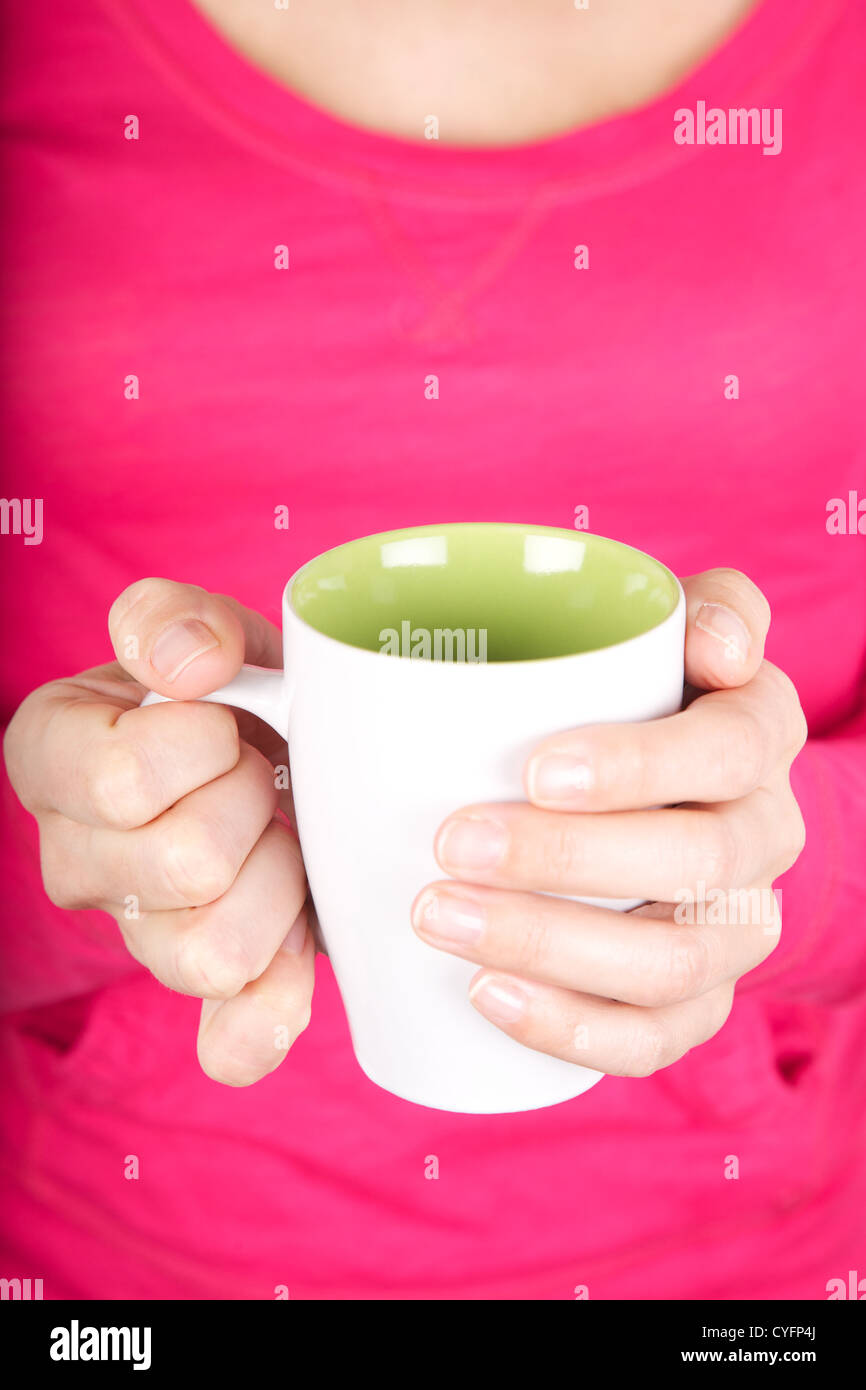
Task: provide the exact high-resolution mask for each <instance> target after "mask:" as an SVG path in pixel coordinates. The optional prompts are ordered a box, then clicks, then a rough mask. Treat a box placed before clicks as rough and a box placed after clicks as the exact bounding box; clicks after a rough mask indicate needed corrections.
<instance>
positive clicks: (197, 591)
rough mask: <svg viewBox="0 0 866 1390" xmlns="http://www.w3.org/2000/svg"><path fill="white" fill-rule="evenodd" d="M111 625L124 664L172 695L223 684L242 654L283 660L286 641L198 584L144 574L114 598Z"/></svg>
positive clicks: (275, 662) (270, 662)
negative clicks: (145, 576)
mask: <svg viewBox="0 0 866 1390" xmlns="http://www.w3.org/2000/svg"><path fill="white" fill-rule="evenodd" d="M108 630H109V633H110V635H111V641H112V644H113V646H114V650H115V654H116V656H117V659H118V661H119V662H120V664H121V666H122V667H123V668H124V670H126V671H128V672H129V674H130V675H131V676H132V677H133V678H134V679H135V680H137V681H140V682H141V684H142V685H144V686H147V688H148V689H149V690H155V691H156V693H157V694H158V695H169V696H171V698H172V699H174V700H194V699H196V698H197V697H198V696H199V695H208V694H210V692H211V691H212V690H218V689H219V688H220V686H222V685H225V684H226V683H227V682H228V681H230V680H231V679H232V677H233V676H235V675H237V673H238V671H239V670H240V668H241V666H242V664H243V663H244V661H249V662H251V663H252V664H253V665H254V666H272V667H279V666H281V665H282V642H281V638H280V633H279V630H278V629H277V628H276V627H274V625H273V623H270V622H268V620H267V618H264V617H262V615H261V613H256V612H255V611H254V610H253V609H250V608H244V607H243V605H242V604H240V603H238V602H237V600H236V599H233V598H226V597H224V596H223V595H220V594H209V593H208V592H207V590H206V589H201V588H199V586H198V585H197V584H176V583H175V582H174V581H173V580H171V579H140V580H139V581H138V582H137V583H136V584H131V585H130V586H129V588H128V589H124V591H123V593H122V594H120V596H119V597H118V598H117V599H115V601H114V603H113V604H112V605H111V610H110V612H109V614H108Z"/></svg>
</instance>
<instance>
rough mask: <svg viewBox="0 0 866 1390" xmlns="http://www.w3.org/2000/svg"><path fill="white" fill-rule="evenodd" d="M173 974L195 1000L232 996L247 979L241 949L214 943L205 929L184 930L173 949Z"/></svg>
mask: <svg viewBox="0 0 866 1390" xmlns="http://www.w3.org/2000/svg"><path fill="white" fill-rule="evenodd" d="M173 966H174V971H173V973H174V976H175V978H176V979H177V980H178V981H179V982H180V984H181V988H182V990H183V992H184V993H185V994H192V995H194V996H195V998H196V999H233V998H234V997H235V995H237V994H240V992H241V990H242V989H243V988H244V985H246V984H247V983H248V982H249V966H248V961H247V959H246V957H245V955H244V954H243V952H242V951H232V950H231V949H229V948H227V947H226V946H225V944H224V943H223V942H221V943H220V945H219V946H216V945H215V944H214V942H213V941H212V940H211V939H210V938H209V937H208V936H207V934H206V932H205V931H204V930H202V931H189V932H185V933H183V934H182V935H181V936H180V938H179V939H178V941H177V943H176V945H175V948H174V961H173Z"/></svg>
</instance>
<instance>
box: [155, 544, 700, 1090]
mask: <svg viewBox="0 0 866 1390" xmlns="http://www.w3.org/2000/svg"><path fill="white" fill-rule="evenodd" d="M684 636H685V599H684V595H683V591H682V588H681V587H680V584H679V582H678V581H677V579H676V578H675V576H674V575H673V574H672V573H671V572H670V571H669V570H668V569H666V568H665V567H664V566H663V565H661V564H660V563H659V562H658V561H656V560H652V559H650V558H649V557H648V556H646V555H643V554H642V553H641V552H640V551H637V550H634V549H632V548H631V547H630V546H626V545H622V544H621V543H619V542H617V541H613V540H608V539H606V538H603V537H599V536H592V535H589V534H587V533H585V532H579V531H565V530H557V529H554V528H552V527H543V526H528V525H527V526H524V525H514V524H508V523H489V524H488V523H449V524H444V525H439V526H420V527H413V528H412V529H410V530H405V531H392V532H385V533H383V534H380V535H376V536H366V537H363V538H362V539H360V540H356V541H350V542H349V543H348V544H346V545H341V546H338V547H337V548H336V549H334V550H329V551H326V552H325V553H324V554H323V555H320V556H318V557H317V558H316V559H314V560H311V561H310V562H309V563H308V564H306V565H304V566H303V567H302V568H301V569H300V570H298V571H297V573H296V574H295V575H294V576H293V577H292V578H291V579H290V580H289V582H288V584H287V585H286V588H285V591H284V594H283V652H284V669H283V670H282V671H273V670H265V669H264V668H261V667H255V666H245V667H244V668H243V670H242V671H241V672H240V674H239V675H238V676H237V677H236V678H235V679H234V680H233V681H231V682H230V684H229V685H227V686H225V687H224V688H223V689H222V690H217V691H215V692H214V693H213V694H211V695H206V696H204V697H203V698H204V699H205V700H210V701H216V702H219V703H222V704H228V705H233V706H235V707H238V708H240V709H244V710H248V711H250V712H251V713H253V714H256V715H258V716H259V717H260V718H262V719H264V720H266V721H267V722H268V723H269V724H270V725H272V727H273V728H274V729H276V730H277V732H278V733H279V734H280V735H281V736H282V737H284V738H286V739H287V742H288V749H289V766H290V769H291V783H292V793H293V797H294V804H295V811H296V814H297V824H298V834H299V838H300V842H301V848H302V851H303V856H304V864H305V866H306V871H307V877H308V880H309V884H310V889H311V893H312V896H313V900H314V902H315V905H316V911H317V915H318V918H319V924H320V928H321V932H322V937H323V941H324V944H325V947H326V949H327V951H328V954H329V956H330V959H331V962H332V965H333V968H334V973H335V975H336V978H337V982H338V984H339V987H340V991H341V994H342V997H343V1002H344V1004H345V1007H346V1013H347V1015H348V1020H349V1026H350V1029H351V1034H352V1042H353V1045H354V1049H355V1055H356V1057H357V1059H358V1062H359V1063H360V1065H361V1067H362V1069H363V1070H364V1072H365V1073H366V1074H367V1076H368V1077H369V1078H370V1079H371V1080H372V1081H374V1082H376V1084H377V1085H379V1086H382V1087H384V1088H385V1090H387V1091H390V1092H392V1093H393V1094H394V1095H397V1096H400V1097H402V1098H403V1099H404V1100H409V1101H414V1102H415V1103H416V1104H419V1105H427V1106H431V1107H433V1108H435V1109H439V1110H450V1111H462V1112H466V1113H470V1114H493V1113H499V1112H506V1111H519V1110H534V1109H537V1108H539V1107H541V1106H547V1105H554V1104H556V1103H558V1102H560V1101H564V1100H568V1099H571V1098H572V1097H574V1096H579V1095H581V1094H582V1093H583V1092H584V1091H586V1090H588V1089H589V1087H590V1086H593V1085H594V1084H595V1083H596V1082H597V1081H598V1080H599V1079H600V1077H601V1073H600V1072H598V1071H592V1070H589V1069H588V1068H585V1067H582V1066H580V1065H578V1064H575V1063H570V1062H566V1061H562V1060H560V1059H559V1058H555V1057H550V1056H548V1055H546V1054H544V1053H540V1052H535V1051H532V1050H531V1049H529V1048H527V1047H524V1046H522V1045H521V1044H519V1043H517V1042H515V1041H514V1040H513V1039H512V1038H509V1037H508V1036H507V1035H506V1034H505V1033H502V1032H501V1031H500V1030H499V1029H497V1028H496V1027H495V1026H494V1025H493V1024H491V1023H489V1022H488V1021H487V1020H486V1019H484V1018H483V1017H482V1016H481V1015H480V1014H479V1013H478V1012H477V1011H476V1010H475V1009H474V1008H473V1006H472V1004H471V1003H470V1001H469V998H468V994H467V989H468V985H469V982H470V980H471V978H472V976H473V975H474V974H475V973H476V971H477V969H478V966H476V965H474V964H473V963H471V962H467V961H465V960H461V959H458V958H457V957H455V956H451V955H449V954H447V953H444V952H442V951H439V950H436V949H435V948H433V947H431V946H428V945H427V944H426V943H425V942H423V941H421V940H420V939H419V937H417V936H416V935H415V932H414V931H413V930H412V927H411V924H410V918H409V911H410V907H411V904H412V902H413V900H414V899H415V897H416V896H417V894H418V893H419V891H420V890H421V889H422V888H423V887H424V885H425V884H427V883H429V882H430V881H431V880H435V879H441V878H442V877H443V875H442V871H441V869H440V868H439V866H438V865H437V863H436V860H435V859H434V856H433V840H434V836H435V833H436V831H437V829H438V827H439V826H440V824H441V823H442V821H443V820H444V819H445V818H446V817H447V816H448V815H449V814H451V813H452V812H453V811H456V810H457V809H458V808H459V807H460V806H464V805H467V804H470V803H474V802H482V801H514V800H523V799H524V793H523V790H522V778H521V774H522V769H523V766H524V763H525V761H526V759H527V757H528V755H529V753H530V752H531V751H532V749H533V748H534V746H535V745H536V744H537V743H538V742H539V741H540V740H541V739H543V738H545V737H546V736H547V735H549V734H553V733H557V732H559V731H564V730H568V729H571V728H575V727H576V726H578V725H581V724H591V723H601V722H603V723H614V722H621V721H625V720H628V721H632V720H645V719H653V718H657V717H659V716H661V715H666V714H671V713H673V712H674V711H675V710H677V709H679V708H680V705H681V702H682V693H683V645H684ZM437 657H438V658H439V659H437ZM449 657H450V659H449ZM461 658H463V659H461ZM162 698H163V697H162V696H157V695H152V694H151V695H147V696H146V697H145V701H144V703H151V702H155V701H158V700H161V699H162ZM584 901H596V902H599V901H601V900H598V899H596V900H589V899H585V900H584ZM603 905H604V906H609V907H615V908H620V909H622V910H625V909H627V908H629V907H634V906H637V902H636V901H634V900H628V901H622V900H619V901H616V902H611V901H605V902H604V903H603Z"/></svg>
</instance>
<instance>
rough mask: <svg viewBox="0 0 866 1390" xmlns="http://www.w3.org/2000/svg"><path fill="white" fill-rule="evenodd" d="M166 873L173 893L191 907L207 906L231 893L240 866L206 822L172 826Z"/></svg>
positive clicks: (166, 850) (165, 851)
mask: <svg viewBox="0 0 866 1390" xmlns="http://www.w3.org/2000/svg"><path fill="white" fill-rule="evenodd" d="M162 871H163V874H164V875H165V879H166V882H167V884H168V886H169V888H170V889H171V891H172V892H173V893H175V894H176V896H177V897H178V898H179V899H180V901H181V902H182V903H184V904H185V905H186V906H187V907H203V906H204V905H206V904H207V903H212V902H215V901H216V899H217V898H221V897H222V896H223V894H224V893H227V892H228V890H229V888H231V886H232V884H233V883H234V881H235V876H236V865H235V862H234V859H233V857H232V855H231V853H230V851H229V849H228V847H227V846H226V844H225V842H224V841H223V839H222V837H221V836H220V835H219V834H218V833H217V832H216V831H215V830H214V828H213V827H212V826H210V825H209V824H208V823H207V822H206V821H203V820H192V821H187V822H185V823H184V824H183V825H180V826H178V825H175V826H172V828H171V832H170V833H169V834H168V836H167V838H166V843H165V846H164V849H163V856H162Z"/></svg>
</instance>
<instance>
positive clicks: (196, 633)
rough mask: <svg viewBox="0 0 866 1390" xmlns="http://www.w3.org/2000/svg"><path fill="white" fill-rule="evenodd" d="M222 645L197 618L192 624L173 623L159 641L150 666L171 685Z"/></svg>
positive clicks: (192, 619)
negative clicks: (202, 658)
mask: <svg viewBox="0 0 866 1390" xmlns="http://www.w3.org/2000/svg"><path fill="white" fill-rule="evenodd" d="M218 646H219V642H218V640H217V638H216V637H214V635H213V633H212V632H211V630H210V628H208V627H205V625H204V623H200V622H199V621H198V619H197V618H191V619H190V620H189V621H188V622H183V623H172V624H171V626H170V627H167V628H166V629H165V632H161V633H160V635H159V637H158V638H157V639H156V642H155V643H154V647H153V651H152V652H151V654H150V664H151V666H152V667H153V669H154V671H157V672H158V673H159V675H161V676H162V678H163V680H164V681H166V683H167V684H169V685H170V684H171V682H172V681H175V680H177V678H178V676H179V675H180V673H181V671H185V670H186V668H187V666H189V665H191V663H192V662H193V661H195V660H197V658H198V657H200V656H203V655H204V653H205V652H211V651H213V649H214V647H218Z"/></svg>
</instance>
